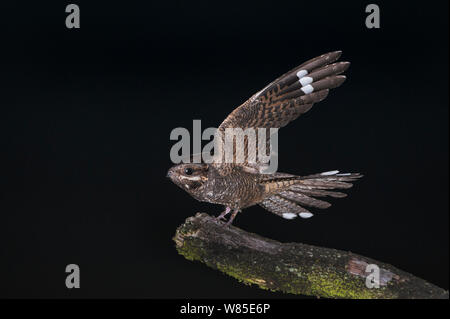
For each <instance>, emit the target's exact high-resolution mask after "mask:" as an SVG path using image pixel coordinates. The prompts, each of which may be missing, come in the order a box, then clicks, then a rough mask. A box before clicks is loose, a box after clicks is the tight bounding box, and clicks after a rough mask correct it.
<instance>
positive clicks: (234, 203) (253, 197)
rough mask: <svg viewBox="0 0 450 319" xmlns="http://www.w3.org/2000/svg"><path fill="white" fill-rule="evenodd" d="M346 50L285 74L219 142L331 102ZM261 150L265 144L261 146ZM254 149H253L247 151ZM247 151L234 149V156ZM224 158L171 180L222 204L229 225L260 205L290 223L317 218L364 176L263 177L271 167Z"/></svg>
mask: <svg viewBox="0 0 450 319" xmlns="http://www.w3.org/2000/svg"><path fill="white" fill-rule="evenodd" d="M340 55H341V51H336V52H330V53H327V54H323V55H321V56H319V57H316V58H314V59H311V60H309V61H307V62H305V63H303V64H301V65H300V66H298V67H296V68H294V69H293V70H291V71H289V72H287V73H286V74H284V75H282V76H281V77H279V78H278V79H276V80H275V81H273V82H272V83H270V84H269V85H267V86H266V87H265V88H263V89H262V90H261V91H259V92H257V93H256V94H255V95H253V96H252V97H251V98H250V99H249V100H247V101H246V102H245V103H244V104H242V105H241V106H239V107H238V108H236V109H235V110H234V111H233V112H232V113H231V114H230V115H229V116H228V117H227V118H226V119H225V120H224V121H223V122H222V124H221V125H220V126H219V128H218V130H217V133H216V138H218V139H219V140H221V141H222V144H221V145H223V139H224V137H223V135H224V132H225V130H226V129H227V128H242V129H247V128H265V129H269V128H281V127H283V126H285V125H287V124H288V123H289V122H291V121H293V120H295V119H296V118H298V117H299V116H300V115H301V114H303V113H305V112H307V111H308V110H309V109H311V107H312V106H313V104H314V103H317V102H320V101H322V100H323V99H325V98H326V97H327V95H328V92H329V90H330V89H333V88H336V87H338V86H340V85H341V84H342V83H343V82H344V81H345V76H344V75H340V74H341V73H343V72H344V71H345V70H347V68H348V67H349V65H350V63H349V62H335V61H337V60H338V59H339V57H340ZM258 145H259V144H258ZM242 147H243V148H245V149H246V150H247V149H248V145H247V144H244V145H243V146H242V145H241V148H242ZM237 151H242V150H233V152H237ZM222 159H223V158H222V156H221V155H220V156H219V157H217V156H216V157H215V160H214V161H213V162H212V163H209V164H208V163H204V162H202V163H182V164H178V165H175V166H173V167H172V168H170V170H169V171H168V173H167V176H168V177H169V178H170V179H171V180H172V181H173V182H174V183H175V184H176V185H178V186H179V187H181V188H183V189H184V190H185V191H186V192H188V193H189V194H190V195H191V196H192V197H194V198H195V199H197V200H199V201H204V202H209V203H214V204H221V205H224V206H225V211H224V212H223V213H222V214H220V216H218V217H217V218H218V219H224V218H225V216H226V215H227V214H229V213H230V212H231V217H230V218H229V220H228V223H227V225H229V224H231V223H232V221H233V219H234V218H235V217H236V214H237V213H238V212H239V211H241V210H242V209H244V208H247V207H250V206H253V205H256V204H257V205H260V206H261V207H263V208H265V209H266V210H268V211H270V212H272V213H274V214H276V215H278V216H281V217H283V218H286V219H293V218H296V217H297V216H300V217H302V218H309V217H311V216H313V214H312V213H311V212H310V211H309V210H308V209H306V208H305V206H307V207H313V208H328V207H329V206H330V205H331V204H330V203H328V202H326V201H324V200H322V199H317V198H318V197H319V198H320V197H327V196H330V197H335V198H341V197H345V196H346V194H344V193H342V192H338V191H335V189H346V188H350V187H352V184H351V182H353V181H355V180H356V179H358V178H360V177H362V175H361V174H359V173H345V174H340V173H339V171H328V172H323V173H319V174H314V175H308V176H296V175H292V174H285V173H273V174H263V173H262V172H261V169H262V168H264V167H265V165H266V164H264V163H260V162H258V161H256V162H249V161H248V160H247V158H246V160H244V161H243V162H241V163H235V162H231V163H230V162H228V163H227V162H224V161H223V160H222Z"/></svg>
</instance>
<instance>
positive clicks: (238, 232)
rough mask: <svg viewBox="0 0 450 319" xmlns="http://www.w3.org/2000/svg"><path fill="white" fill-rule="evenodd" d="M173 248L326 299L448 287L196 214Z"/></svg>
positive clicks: (423, 294) (241, 276) (271, 285)
mask: <svg viewBox="0 0 450 319" xmlns="http://www.w3.org/2000/svg"><path fill="white" fill-rule="evenodd" d="M173 239H174V241H175V243H176V248H177V250H178V252H179V253H180V254H181V255H183V256H184V257H185V258H187V259H189V260H197V261H200V262H202V263H204V264H206V265H208V266H209V267H212V268H214V269H218V270H220V271H222V272H224V273H226V274H228V275H230V276H232V277H234V278H236V279H238V280H239V281H241V282H243V283H245V284H256V285H258V286H259V287H260V288H263V289H269V290H272V291H283V292H285V293H291V294H299V295H309V296H317V297H327V298H355V299H361V298H364V299H366V298H381V299H391V298H408V299H409V298H419V299H422V298H443V299H448V298H449V294H448V291H446V290H444V289H441V288H439V287H437V286H435V285H433V284H431V283H429V282H427V281H425V280H423V279H420V278H417V277H415V276H413V275H411V274H409V273H406V272H404V271H401V270H399V269H397V268H395V267H393V266H391V265H388V264H385V263H381V262H378V261H376V260H373V259H371V258H367V257H363V256H360V255H357V254H354V253H351V252H347V251H342V250H336V249H331V248H323V247H315V246H311V245H306V244H301V243H280V242H277V241H274V240H271V239H267V238H263V237H261V236H258V235H256V234H252V233H248V232H246V231H244V230H242V229H239V228H237V227H235V226H230V227H225V226H224V223H223V222H218V221H216V220H215V219H214V218H213V217H211V216H209V215H207V214H202V213H198V214H197V215H195V216H193V217H189V218H188V219H186V221H185V223H184V224H183V225H181V226H180V227H178V229H177V231H176V234H175V236H174V238H173ZM368 264H375V265H377V266H378V267H379V269H380V280H379V288H367V286H366V277H367V276H368V275H369V274H370V272H369V273H367V272H366V266H367V265H368Z"/></svg>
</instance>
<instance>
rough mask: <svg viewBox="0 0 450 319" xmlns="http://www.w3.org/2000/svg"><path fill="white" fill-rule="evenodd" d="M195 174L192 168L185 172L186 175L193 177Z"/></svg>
mask: <svg viewBox="0 0 450 319" xmlns="http://www.w3.org/2000/svg"><path fill="white" fill-rule="evenodd" d="M193 172H194V171H193V170H192V168H190V167H188V168H186V169H185V170H184V173H185V174H186V175H192V173H193Z"/></svg>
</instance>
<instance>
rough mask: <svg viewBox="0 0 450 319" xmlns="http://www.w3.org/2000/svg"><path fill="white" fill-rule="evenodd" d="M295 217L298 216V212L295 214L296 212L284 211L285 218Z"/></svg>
mask: <svg viewBox="0 0 450 319" xmlns="http://www.w3.org/2000/svg"><path fill="white" fill-rule="evenodd" d="M295 217H297V214H294V213H283V218H285V219H294V218H295Z"/></svg>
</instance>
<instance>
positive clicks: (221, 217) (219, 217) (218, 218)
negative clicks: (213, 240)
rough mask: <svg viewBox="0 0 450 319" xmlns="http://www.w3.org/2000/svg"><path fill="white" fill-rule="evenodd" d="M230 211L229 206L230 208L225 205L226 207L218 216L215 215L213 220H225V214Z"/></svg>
mask: <svg viewBox="0 0 450 319" xmlns="http://www.w3.org/2000/svg"><path fill="white" fill-rule="evenodd" d="M230 211H231V208H230V207H227V208H226V209H225V211H223V212H222V213H221V214H220V215H219V216H217V217H216V218H215V220H217V221H219V220H225V216H226V215H228V214H229V213H230Z"/></svg>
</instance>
